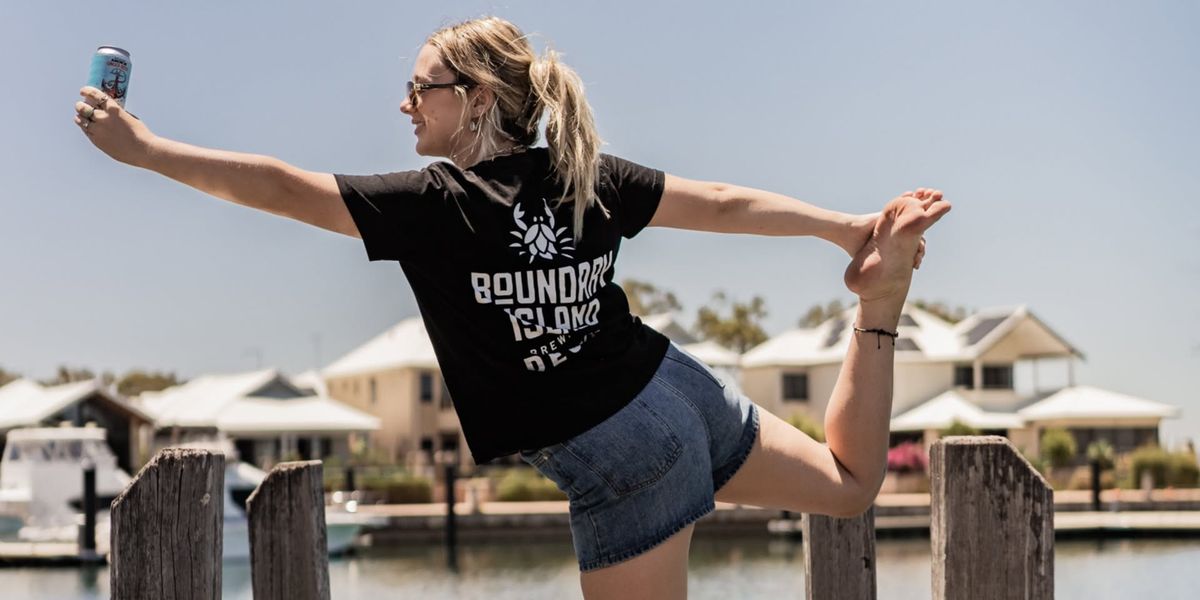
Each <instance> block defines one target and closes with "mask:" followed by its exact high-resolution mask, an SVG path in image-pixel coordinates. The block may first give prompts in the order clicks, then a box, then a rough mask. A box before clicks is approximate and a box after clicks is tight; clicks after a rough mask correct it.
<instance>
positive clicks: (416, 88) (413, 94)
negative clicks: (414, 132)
mask: <svg viewBox="0 0 1200 600" xmlns="http://www.w3.org/2000/svg"><path fill="white" fill-rule="evenodd" d="M404 84H405V88H406V89H407V90H408V103H409V104H411V105H413V106H414V107H415V106H417V105H418V104H420V101H421V95H420V94H421V92H424V91H425V90H436V89H440V88H452V87H459V86H462V87H465V88H471V87H474V86H475V84H474V83H470V82H466V81H455V82H452V83H418V82H416V81H406V82H404Z"/></svg>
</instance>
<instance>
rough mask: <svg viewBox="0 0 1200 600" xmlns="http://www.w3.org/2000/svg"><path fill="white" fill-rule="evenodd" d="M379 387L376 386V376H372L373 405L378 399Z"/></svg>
mask: <svg viewBox="0 0 1200 600" xmlns="http://www.w3.org/2000/svg"><path fill="white" fill-rule="evenodd" d="M377 391H378V390H377V389H376V386H375V378H374V377H372V378H371V406H375V401H376V400H378V395H377Z"/></svg>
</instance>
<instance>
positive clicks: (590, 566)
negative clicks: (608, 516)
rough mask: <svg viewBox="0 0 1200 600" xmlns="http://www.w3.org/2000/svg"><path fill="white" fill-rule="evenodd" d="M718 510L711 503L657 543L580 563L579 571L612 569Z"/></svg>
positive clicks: (657, 540) (659, 538) (687, 518)
mask: <svg viewBox="0 0 1200 600" xmlns="http://www.w3.org/2000/svg"><path fill="white" fill-rule="evenodd" d="M716 509H717V505H716V503H715V502H709V503H708V506H706V507H704V508H703V509H701V510H699V511H696V512H694V513H692V514H691V515H689V516H688V517H686V518H685V519H683V521H682V522H681V523H679V525H678V526H677V527H675V529H673V530H671V531H668V532H667V533H666V534H664V535H661V536H659V537H658V538H656V539H655V541H653V542H650V543H649V544H642V545H641V546H638V547H637V548H635V549H633V550H626V551H624V552H620V553H617V554H612V555H608V556H602V557H600V558H596V559H592V560H589V561H579V571H580V572H587V571H594V570H596V569H603V568H604V567H611V566H613V565H615V564H617V563H620V562H624V561H627V560H629V559H631V558H634V557H635V556H637V555H639V554H642V553H644V552H647V551H649V550H651V549H653V548H654V547H655V546H658V545H659V544H662V543H663V542H665V541H667V539H669V538H670V537H671V536H673V535H675V534H677V533H679V532H680V531H682V530H683V528H684V527H687V526H688V525H691V524H692V523H695V522H696V521H699V520H700V519H702V518H704V517H705V515H707V514H708V513H710V512H713V511H714V510H716Z"/></svg>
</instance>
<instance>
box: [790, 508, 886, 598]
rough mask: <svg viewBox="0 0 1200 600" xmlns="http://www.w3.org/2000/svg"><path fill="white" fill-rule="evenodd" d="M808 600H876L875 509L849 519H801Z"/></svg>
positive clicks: (818, 517) (806, 515)
mask: <svg viewBox="0 0 1200 600" xmlns="http://www.w3.org/2000/svg"><path fill="white" fill-rule="evenodd" d="M801 530H802V533H801V535H802V536H803V537H804V570H805V576H804V591H805V593H806V597H807V598H808V600H824V599H826V598H855V599H863V600H874V598H875V507H873V506H872V507H871V508H870V509H868V510H867V512H865V513H863V514H861V515H859V516H857V517H851V518H849V519H839V518H836V517H827V516H825V515H810V514H807V513H805V514H804V515H803V516H802V517H801Z"/></svg>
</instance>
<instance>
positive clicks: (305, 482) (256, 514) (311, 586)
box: [246, 460, 330, 600]
mask: <svg viewBox="0 0 1200 600" xmlns="http://www.w3.org/2000/svg"><path fill="white" fill-rule="evenodd" d="M323 482H324V471H323V468H322V465H321V461H319V460H308V461H296V462H283V463H279V464H277V465H275V467H274V468H272V469H271V472H270V473H268V474H267V478H266V479H264V480H263V482H262V483H260V484H258V488H256V489H255V490H254V493H252V494H250V498H249V500H247V501H246V513H247V517H248V518H249V521H250V525H249V527H250V577H251V583H252V587H253V590H254V597H255V598H256V599H258V600H271V599H280V600H282V599H286V600H329V597H330V596H329V593H330V592H329V551H328V548H329V545H328V537H327V531H326V523H325V491H324V483H323Z"/></svg>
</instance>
